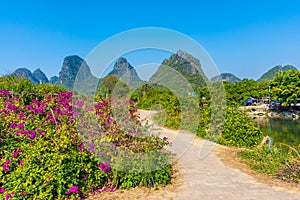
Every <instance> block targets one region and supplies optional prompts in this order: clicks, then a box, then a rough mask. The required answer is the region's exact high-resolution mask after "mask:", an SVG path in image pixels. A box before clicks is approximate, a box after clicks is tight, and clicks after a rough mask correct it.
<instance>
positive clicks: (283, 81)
mask: <svg viewBox="0 0 300 200" xmlns="http://www.w3.org/2000/svg"><path fill="white" fill-rule="evenodd" d="M271 87H272V96H273V98H274V99H277V100H279V101H280V102H281V103H282V105H283V106H286V105H289V104H290V103H293V102H295V101H296V100H297V99H299V98H300V72H298V71H294V70H290V71H285V72H281V73H278V74H277V76H276V77H275V79H274V80H273V81H272V82H271Z"/></svg>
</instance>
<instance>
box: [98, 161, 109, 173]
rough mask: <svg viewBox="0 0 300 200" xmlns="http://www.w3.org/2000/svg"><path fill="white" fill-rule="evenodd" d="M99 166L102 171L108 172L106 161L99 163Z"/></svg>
mask: <svg viewBox="0 0 300 200" xmlns="http://www.w3.org/2000/svg"><path fill="white" fill-rule="evenodd" d="M99 168H100V169H101V170H102V171H103V172H105V173H108V172H110V170H111V168H110V166H109V163H108V162H104V163H101V164H100V165H99Z"/></svg>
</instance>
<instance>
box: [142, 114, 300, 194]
mask: <svg viewBox="0 0 300 200" xmlns="http://www.w3.org/2000/svg"><path fill="white" fill-rule="evenodd" d="M140 113H141V117H142V119H149V117H150V116H151V115H153V114H154V113H153V112H151V111H143V110H141V111H140ZM153 131H160V132H161V136H162V137H164V136H167V137H168V138H169V140H170V141H172V142H173V145H172V147H171V148H170V150H171V151H172V152H174V153H176V155H177V156H178V160H177V162H178V169H179V173H180V174H182V177H181V178H179V182H180V184H179V187H178V188H177V189H176V191H166V192H162V193H158V194H157V195H153V196H152V195H151V196H149V197H148V199H231V200H232V199H270V200H275V199H289V200H292V199H300V193H298V192H294V191H289V190H287V189H284V188H280V187H272V186H268V185H265V184H262V183H260V182H258V181H257V180H255V179H254V178H253V177H252V176H250V175H248V174H246V173H243V172H242V171H240V170H238V169H234V168H231V167H229V166H225V165H224V163H223V162H222V161H221V159H220V158H219V157H218V153H217V151H220V150H221V149H222V147H220V145H216V144H214V143H211V142H208V141H206V140H203V139H200V138H198V137H196V136H194V135H193V134H191V133H188V132H184V131H176V130H170V129H162V128H160V127H157V126H155V125H154V128H153ZM219 153H220V152H219Z"/></svg>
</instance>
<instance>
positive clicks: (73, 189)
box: [66, 186, 78, 194]
mask: <svg viewBox="0 0 300 200" xmlns="http://www.w3.org/2000/svg"><path fill="white" fill-rule="evenodd" d="M72 193H73V194H78V186H72V187H70V189H69V190H68V191H67V192H66V194H72Z"/></svg>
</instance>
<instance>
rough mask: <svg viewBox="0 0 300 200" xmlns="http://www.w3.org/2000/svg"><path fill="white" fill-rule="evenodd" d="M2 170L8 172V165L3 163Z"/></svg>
mask: <svg viewBox="0 0 300 200" xmlns="http://www.w3.org/2000/svg"><path fill="white" fill-rule="evenodd" d="M2 168H3V170H4V171H6V172H9V171H10V168H9V166H8V165H3V166H2Z"/></svg>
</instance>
